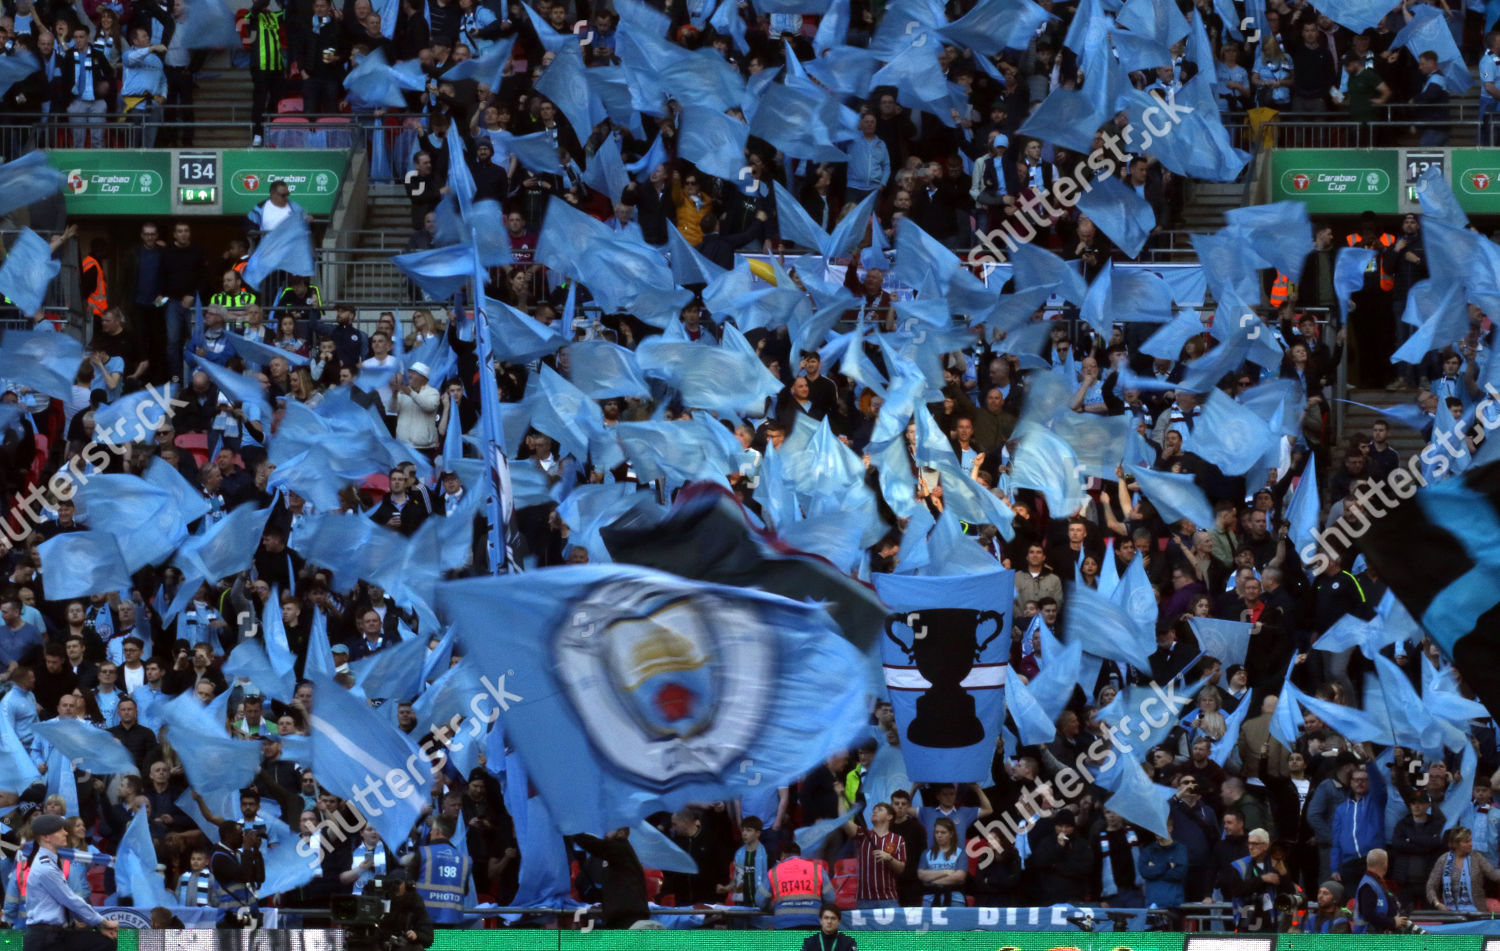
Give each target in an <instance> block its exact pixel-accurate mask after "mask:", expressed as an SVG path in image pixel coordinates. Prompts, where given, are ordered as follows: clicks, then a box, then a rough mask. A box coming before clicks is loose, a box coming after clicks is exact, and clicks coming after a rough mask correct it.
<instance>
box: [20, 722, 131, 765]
mask: <svg viewBox="0 0 1500 951" xmlns="http://www.w3.org/2000/svg"><path fill="white" fill-rule="evenodd" d="M33 729H34V730H35V732H36V735H37V736H39V737H41V738H42V739H44V740H46V741H47V742H48V743H50V744H52V748H53V749H54V750H57V751H58V752H59V753H61V754H62V755H63V756H64V757H65V758H67V759H68V760H69V761H71V762H72V764H73V766H75V767H77V768H78V769H86V770H88V771H89V772H92V773H130V772H134V771H135V761H134V760H133V759H131V757H130V752H129V751H128V750H126V749H125V747H124V746H121V745H120V741H119V740H117V739H115V737H114V736H113V735H111V734H110V733H109V732H108V731H107V730H101V729H99V728H98V727H96V726H94V725H92V724H90V723H86V722H85V721H83V720H64V719H60V718H59V719H52V720H43V721H42V722H41V723H38V724H36V726H35V727H33Z"/></svg>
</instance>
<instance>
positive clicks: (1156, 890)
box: [1140, 842, 1188, 908]
mask: <svg viewBox="0 0 1500 951" xmlns="http://www.w3.org/2000/svg"><path fill="white" fill-rule="evenodd" d="M1187 864H1188V861H1187V849H1186V848H1184V847H1183V845H1182V843H1181V842H1173V843H1172V844H1171V845H1162V844H1161V843H1159V842H1152V843H1151V844H1150V845H1148V846H1145V847H1144V848H1142V849H1141V864H1140V873H1141V878H1143V879H1145V880H1146V888H1145V891H1146V904H1147V905H1155V906H1156V907H1158V908H1175V907H1177V906H1178V905H1180V904H1182V902H1183V892H1182V882H1183V880H1184V879H1185V878H1187Z"/></svg>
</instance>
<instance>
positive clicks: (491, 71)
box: [398, 33, 518, 108]
mask: <svg viewBox="0 0 1500 951" xmlns="http://www.w3.org/2000/svg"><path fill="white" fill-rule="evenodd" d="M517 35H518V34H514V33H513V34H511V35H510V36H508V37H505V38H504V39H500V40H495V41H493V42H492V43H491V44H490V46H489V47H488V48H487V49H486V50H485V51H484V52H483V53H480V54H479V55H478V56H471V57H470V58H469V59H466V60H464V61H463V62H462V63H459V64H457V65H455V66H450V67H448V69H447V70H445V71H444V72H443V74H442V76H443V81H444V82H457V81H459V80H460V79H475V80H478V81H479V82H482V83H484V84H485V85H486V86H488V87H490V88H491V89H499V88H500V80H501V76H502V74H503V72H504V70H505V67H506V64H508V63H509V62H510V54H511V51H512V50H513V49H514V47H515V45H516V36H517ZM398 108H399V107H398Z"/></svg>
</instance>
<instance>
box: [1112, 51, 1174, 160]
mask: <svg viewBox="0 0 1500 951" xmlns="http://www.w3.org/2000/svg"><path fill="white" fill-rule="evenodd" d="M1109 38H1110V41H1111V42H1113V43H1114V47H1115V52H1116V53H1117V54H1118V56H1119V57H1120V66H1121V67H1122V68H1123V69H1124V70H1125V71H1126V72H1128V73H1133V72H1137V71H1141V70H1146V71H1149V70H1154V69H1156V67H1158V66H1166V65H1168V64H1170V63H1171V62H1172V51H1171V48H1170V46H1164V45H1163V44H1162V43H1161V42H1159V41H1158V40H1156V39H1154V38H1152V37H1150V36H1143V35H1141V34H1139V33H1131V32H1129V31H1127V30H1120V29H1115V28H1110V30H1109ZM1135 127H1136V128H1137V129H1143V128H1145V126H1144V125H1141V124H1135ZM1158 141H1159V140H1158Z"/></svg>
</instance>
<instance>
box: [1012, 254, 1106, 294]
mask: <svg viewBox="0 0 1500 951" xmlns="http://www.w3.org/2000/svg"><path fill="white" fill-rule="evenodd" d="M1011 260H1012V262H1013V263H1014V265H1015V270H1014V272H1013V275H1014V278H1015V286H1016V288H1017V289H1018V290H1019V289H1025V288H1031V287H1041V286H1043V285H1045V284H1056V285H1057V287H1056V288H1055V289H1054V291H1053V293H1055V294H1057V296H1059V297H1061V298H1062V299H1063V300H1065V301H1068V302H1069V303H1073V304H1082V303H1083V301H1084V299H1085V297H1087V296H1088V285H1087V284H1085V283H1084V280H1083V275H1082V274H1080V273H1079V271H1078V269H1077V268H1076V267H1074V266H1072V265H1070V264H1068V263H1067V262H1066V261H1064V260H1063V259H1062V258H1060V257H1058V256H1057V255H1055V254H1053V253H1052V252H1051V251H1047V250H1045V249H1043V248H1039V247H1037V246H1036V245H1033V244H1023V245H1021V246H1020V247H1018V248H1016V250H1015V253H1014V254H1013V255H1012V256H1011Z"/></svg>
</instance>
